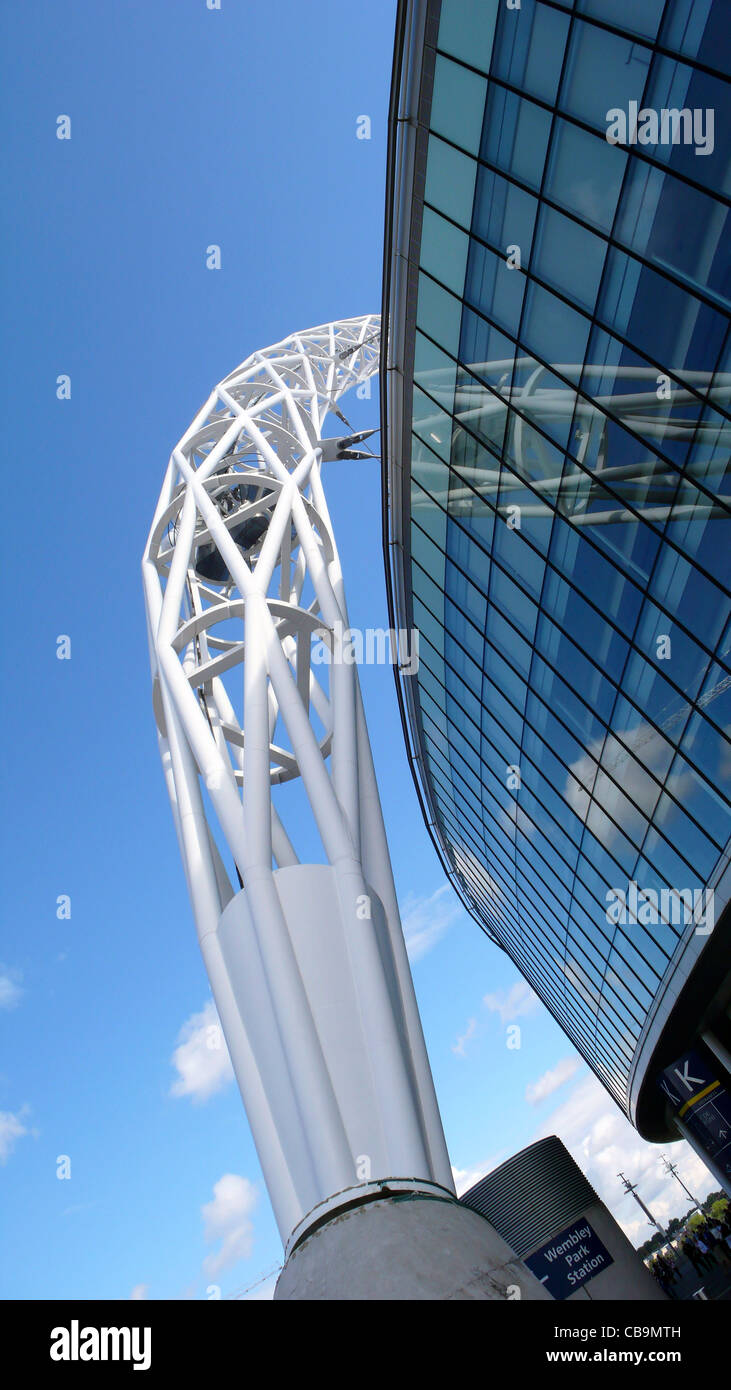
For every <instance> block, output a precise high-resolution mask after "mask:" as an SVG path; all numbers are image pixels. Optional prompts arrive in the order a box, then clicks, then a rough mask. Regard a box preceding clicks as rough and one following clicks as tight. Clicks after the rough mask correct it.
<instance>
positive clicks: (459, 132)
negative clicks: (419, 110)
mask: <svg viewBox="0 0 731 1390" xmlns="http://www.w3.org/2000/svg"><path fill="white" fill-rule="evenodd" d="M486 92H487V80H486V78H484V77H480V76H479V74H478V73H476V72H470V70H469V68H463V67H461V66H460V65H459V64H458V63H453V62H451V60H450V59H449V58H443V57H442V56H441V54H438V55H437V60H436V63H435V65H434V91H433V95H432V107H431V115H430V118H429V124H430V125H431V128H432V130H434V131H436V133H437V135H443V136H445V138H446V139H447V140H451V141H452V144H454V145H459V146H460V148H461V149H463V150H467V153H468V154H477V151H478V150H479V148H480V140H481V138H482V120H483V116H484V114H485V94H486Z"/></svg>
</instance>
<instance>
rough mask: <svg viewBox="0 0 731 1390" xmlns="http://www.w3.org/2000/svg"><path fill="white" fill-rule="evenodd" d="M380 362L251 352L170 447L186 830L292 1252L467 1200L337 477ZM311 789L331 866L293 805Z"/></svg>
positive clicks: (154, 656)
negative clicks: (416, 952) (336, 424)
mask: <svg viewBox="0 0 731 1390" xmlns="http://www.w3.org/2000/svg"><path fill="white" fill-rule="evenodd" d="M378 362H379V321H378V319H377V318H374V317H372V316H367V317H364V318H355V319H347V320H343V321H341V322H339V323H335V324H327V325H324V326H322V327H319V328H314V329H311V330H308V331H307V332H304V333H299V334H294V335H293V336H292V337H290V338H287V339H285V340H284V341H283V342H281V343H278V344H276V345H275V346H274V347H271V348H268V349H267V350H265V351H263V352H255V353H253V354H252V355H251V356H250V357H248V358H247V359H246V361H245V362H243V363H242V365H241V366H240V367H238V368H237V369H236V371H234V372H233V373H232V374H231V375H230V376H228V377H226V379H225V380H224V381H223V382H221V383H220V385H218V386H217V387H216V388H215V390H214V391H213V392H212V393H211V395H210V396H209V398H208V400H207V401H206V403H205V405H204V406H203V407H202V409H201V410H200V411H199V412H198V414H197V415H196V417H195V419H194V420H193V422H192V424H191V426H190V428H189V429H188V430H186V432H185V434H184V435H183V437H182V439H181V440H180V443H179V444H178V445H177V446H176V448H175V449H174V450H173V453H172V456H171V458H170V463H169V466H168V470H167V473H166V475H165V481H164V484H163V489H162V493H161V495H160V500H159V502H158V505H157V510H156V512H155V517H154V520H153V524H152V528H151V531H150V535H149V539H148V543H147V547H146V551H145V556H144V560H143V576H144V587H145V597H146V605H147V617H148V631H149V642H150V656H151V664H152V673H153V695H154V708H155V717H156V720H157V727H158V738H159V746H160V754H161V758H162V763H163V768H164V771H165V777H166V781H167V787H168V792H169V795H170V801H171V805H172V810H173V816H174V820H175V826H176V830H177V833H178V839H179V842H180V849H181V853H182V857H183V863H184V866H185V872H186V877H187V882H188V888H189V892H190V897H191V901H192V904H193V910H194V914H195V920H196V925H197V929H198V935H199V939H200V945H201V950H202V953H203V957H204V961H205V964H206V968H207V971H208V975H209V979H210V982H211V987H212V990H213V994H214V997H215V1000H216V1004H217V1007H218V1011H219V1016H220V1019H221V1023H222V1026H223V1031H224V1033H225V1036H226V1040H227V1043H228V1047H229V1050H230V1054H231V1059H232V1062H233V1066H234V1070H235V1073H236V1077H237V1080H238V1084H239V1087H240V1090H241V1094H242V1097H243V1099H244V1104H245V1106H246V1110H247V1113H248V1117H249V1120H250V1123H251V1128H252V1132H253V1135H254V1139H255V1143H256V1146H257V1150H258V1153H259V1156H260V1159H261V1164H262V1168H263V1171H264V1176H265V1179H266V1182H267V1186H268V1189H269V1193H270V1196H271V1199H272V1203H273V1206H274V1210H275V1214H276V1217H277V1221H278V1223H279V1228H280V1231H281V1234H282V1238H283V1241H284V1242H285V1246H286V1247H287V1249H289V1248H291V1246H292V1244H293V1243H294V1242H295V1241H296V1240H297V1239H298V1238H299V1237H301V1235H302V1234H303V1233H304V1232H305V1231H306V1230H307V1229H308V1228H309V1227H310V1226H311V1225H312V1224H313V1222H315V1221H317V1220H320V1219H322V1217H323V1216H324V1215H325V1214H326V1213H327V1212H328V1211H331V1210H332V1209H333V1208H337V1207H338V1206H341V1205H344V1204H347V1203H350V1202H352V1201H353V1200H364V1199H366V1198H367V1197H368V1196H369V1195H371V1194H375V1193H379V1192H380V1191H381V1190H382V1187H383V1184H384V1182H387V1183H388V1187H389V1188H390V1189H392V1190H399V1189H401V1188H406V1189H407V1190H412V1189H413V1190H416V1191H427V1192H429V1191H433V1190H434V1189H435V1187H436V1188H437V1189H438V1190H444V1189H446V1191H447V1192H449V1193H450V1194H452V1193H453V1191H454V1189H453V1184H452V1178H451V1171H450V1166H449V1160H448V1156H447V1151H446V1146H445V1142H444V1136H443V1132H442V1126H441V1121H440V1117H439V1112H438V1109H437V1103H436V1098H435V1095H434V1088H433V1084H432V1079H431V1073H430V1069H429V1063H428V1059H427V1054H426V1049H425V1046H424V1040H423V1036H422V1031H421V1024H420V1020H419V1016H418V1011H417V1006H416V1000H415V996H414V991H413V985H412V981H411V975H410V971H409V966H408V960H407V956H406V950H405V945H404V939H403V934H402V930H401V924H400V920H399V912H398V906H397V902H396V895H395V891H394V884H393V877H392V872H391V866H390V860H389V854H388V848H387V844H386V837H385V832H384V826H383V819H382V814H381V808H380V802H379V797H378V790H377V786H376V779H375V774H374V769H373V761H372V756H371V750H370V744H369V740H368V733H367V729H366V723H365V718H364V713H363V705H362V700H361V694H360V689H359V683H358V675H357V670H356V667H355V666H354V665H353V664H352V662H351V661H350V660H349V658H348V654H347V653H345V652H344V650H343V642H344V640H345V639H344V634H347V629H348V617H347V608H346V600H345V591H344V586H343V576H342V572H341V568H340V561H339V558H338V553H337V547H336V544H335V538H334V535H333V531H332V526H331V522H330V517H329V514H328V508H327V503H326V500H325V494H324V491H323V486H322V480H321V464H322V462H323V459H336V458H349V457H350V458H352V457H356V458H357V457H362V456H363V455H362V454H360V453H359V452H358V451H357V450H356V451H355V452H353V451H351V449H350V446H351V445H352V444H354V443H358V442H359V441H360V439H362V438H363V437H364V436H363V435H359V436H353V437H350V438H345V439H337V440H334V439H332V438H328V439H323V438H322V429H323V425H324V422H325V419H326V416H327V414H328V412H329V411H330V410H334V411H335V413H336V414H337V415H338V416H339V417H340V418H341V419H344V417H343V416H342V415H341V414H340V411H339V410H338V408H337V405H336V402H337V401H338V399H339V398H340V397H341V396H342V395H343V393H344V392H345V391H347V390H348V389H349V388H350V387H352V386H356V385H358V384H359V383H361V382H364V381H365V380H366V379H367V378H368V377H369V376H371V375H372V374H373V373H374V372H376V371H377V370H378ZM323 638H324V640H325V642H326V643H327V644H328V646H329V649H330V654H329V661H328V662H327V663H325V664H324V665H319V666H318V667H317V668H316V669H315V667H314V666H313V663H312V659H311V657H312V651H313V644H314V643H315V642H316V641H318V642H321V641H322V640H323ZM328 764H329V766H328ZM297 777H300V778H301V779H302V784H303V786H304V791H305V793H306V799H307V806H308V810H307V815H308V816H311V818H312V820H313V821H314V823H315V824H316V826H317V830H318V832H319V836H320V839H321V842H322V847H323V850H324V859H325V861H326V862H324V863H318V864H313V863H310V864H303V863H301V862H300V860H299V858H298V855H297V852H296V849H295V846H294V843H293V841H296V839H297V834H296V830H297V827H296V826H294V827H293V826H291V825H289V826H287V825H285V821H284V819H283V818H282V817H281V815H280V813H279V810H278V809H277V807H276V806H275V803H274V799H273V791H274V789H275V788H276V787H277V785H278V784H280V783H283V782H286V781H289V780H291V779H293V778H297ZM229 858H231V859H232V860H233V866H234V870H235V880H236V881H235V880H234V879H233V878H232V877H231V875H230V874H229V873H228V871H227V869H226V867H225V861H226V860H227V859H229Z"/></svg>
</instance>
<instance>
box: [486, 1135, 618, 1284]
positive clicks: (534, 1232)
mask: <svg viewBox="0 0 731 1390" xmlns="http://www.w3.org/2000/svg"><path fill="white" fill-rule="evenodd" d="M460 1201H461V1202H462V1203H463V1204H464V1206H466V1207H471V1208H472V1210H473V1211H477V1212H479V1213H480V1216H484V1217H486V1218H487V1220H488V1221H490V1222H491V1224H492V1225H493V1226H494V1227H495V1230H496V1231H499V1233H500V1235H501V1236H502V1237H503V1239H504V1240H506V1241H507V1243H508V1245H510V1246H511V1248H512V1249H513V1250H514V1251H515V1253H516V1255H518V1256H519V1257H520V1258H521V1259H522V1258H523V1257H524V1256H525V1255H528V1254H530V1252H531V1251H532V1250H536V1249H537V1248H538V1246H540V1245H543V1244H545V1242H546V1241H549V1240H551V1238H552V1237H553V1236H555V1234H556V1232H557V1231H560V1230H561V1229H562V1227H564V1226H570V1225H571V1223H572V1221H576V1220H577V1219H578V1217H580V1216H582V1215H583V1214H584V1212H586V1210H587V1208H589V1207H591V1206H595V1205H596V1204H597V1203H599V1201H600V1199H599V1197H598V1196H597V1194H596V1192H595V1191H594V1189H593V1187H592V1186H591V1183H589V1182H587V1180H586V1178H585V1177H584V1174H583V1173H582V1171H581V1169H580V1168H579V1166H578V1164H577V1163H575V1162H574V1160H573V1158H572V1157H571V1154H570V1153H569V1151H568V1149H567V1148H566V1147H565V1145H563V1144H562V1143H561V1140H560V1139H559V1138H557V1136H556V1135H555V1134H552V1135H551V1136H550V1138H548V1139H539V1140H538V1142H537V1143H535V1144H529V1146H528V1148H527V1149H521V1151H520V1153H518V1154H515V1155H514V1156H513V1157H512V1158H509V1159H507V1160H506V1162H505V1163H501V1164H500V1167H499V1168H496V1169H495V1170H494V1172H492V1173H488V1174H487V1177H485V1178H481V1179H480V1181H479V1182H477V1183H475V1185H474V1187H471V1188H470V1189H469V1191H468V1192H465V1193H463V1195H462V1197H460Z"/></svg>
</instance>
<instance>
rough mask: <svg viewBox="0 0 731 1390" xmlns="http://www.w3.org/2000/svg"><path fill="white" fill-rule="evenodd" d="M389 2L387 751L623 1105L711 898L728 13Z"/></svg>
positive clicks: (658, 4)
mask: <svg viewBox="0 0 731 1390" xmlns="http://www.w3.org/2000/svg"><path fill="white" fill-rule="evenodd" d="M412 8H415V9H416V10H419V8H421V10H422V23H423V25H424V28H423V29H422V31H421V33H420V35H419V36H418V43H416V45H414V37H413V33H412V49H411V52H409V51H408V42H407V45H406V50H407V51H406V53H405V55H404V58H403V61H402V69H401V75H400V78H399V79H398V81H399V82H400V85H401V89H402V90H403V89H404V87H405V85H406V78H405V72H406V68H407V66H408V64H409V62H410V63H411V69H412V75H411V78H410V79H409V80H410V81H411V84H412V87H415V88H416V95H414V96H412V98H411V100H412V102H413V104H414V110H415V111H418V116H417V118H416V120H415V121H414V122H413V124H414V125H415V127H416V132H417V133H416V136H415V137H414V144H413V147H412V150H411V155H410V156H409V158H408V160H405V159H404V158H402V161H401V167H400V169H398V170H397V169H396V168H395V167H394V168H393V169H392V179H393V182H394V184H395V185H396V186H395V187H394V188H393V190H392V191H393V194H394V197H395V200H396V202H397V203H398V201H399V198H401V199H402V200H404V199H406V198H408V204H409V217H408V219H407V224H406V230H405V231H404V230H402V231H400V232H399V233H398V238H399V241H398V244H395V245H394V244H393V243H392V246H391V251H392V255H393V257H394V258H396V259H397V258H399V257H400V258H401V260H402V262H403V263H404V264H405V265H406V266H407V270H406V272H399V273H400V274H401V275H402V282H403V283H402V290H401V292H400V298H399V303H398V306H397V307H396V308H394V299H393V296H392V297H391V305H390V364H391V368H392V370H391V373H390V386H389V402H388V409H389V419H390V422H391V428H390V438H389V445H388V449H389V456H390V467H389V474H390V479H389V480H390V487H391V516H390V530H391V534H392V536H393V540H392V541H391V544H392V546H393V547H394V555H395V559H394V561H393V564H394V565H395V567H396V568H397V569H398V570H399V575H398V577H397V580H396V591H397V598H396V607H397V608H400V610H401V611H400V612H399V613H398V619H399V622H400V624H401V625H403V623H404V621H406V622H409V623H413V624H414V625H415V626H416V627H418V629H419V631H420V666H419V671H418V675H417V676H416V677H414V678H413V679H412V680H411V681H404V687H405V688H406V687H408V688H407V689H406V704H407V707H408V710H409V713H410V726H411V729H410V736H411V739H412V742H413V748H414V750H415V751H414V756H415V759H416V760H417V762H418V764H419V767H420V776H421V786H422V794H423V796H424V798H425V802H426V809H427V811H428V814H429V815H430V817H431V818H432V820H433V822H434V829H435V833H436V837H437V839H438V842H439V844H440V847H441V849H442V852H443V855H444V857H445V861H446V862H447V864H448V866H449V868H450V870H451V874H452V876H453V878H454V879H455V880H456V881H457V882H458V884H459V886H460V888H461V891H462V893H463V896H464V897H465V898H466V899H467V901H468V902H469V904H470V906H471V908H472V910H473V911H474V913H475V915H477V916H478V918H479V919H480V920H481V921H482V923H483V924H484V925H485V927H486V928H487V930H488V931H489V932H490V934H491V935H492V936H493V937H494V938H495V939H496V940H497V941H499V942H500V944H501V945H503V946H504V947H505V949H506V950H507V951H508V952H509V953H510V954H511V956H512V957H513V958H514V960H515V961H516V963H517V964H518V966H519V967H520V969H521V971H522V972H523V974H524V975H525V976H526V977H527V978H528V979H529V980H530V981H531V983H532V984H533V986H534V988H535V989H536V990H537V992H538V993H539V994H540V996H541V997H542V999H543V1000H544V1002H545V1003H546V1004H547V1005H548V1006H549V1008H550V1009H551V1010H552V1012H553V1013H554V1015H555V1016H556V1017H557V1018H558V1019H559V1021H560V1022H561V1024H562V1026H563V1027H564V1028H565V1030H566V1031H567V1032H568V1033H569V1035H570V1036H571V1038H572V1039H573V1041H574V1042H575V1044H576V1046H577V1047H578V1048H579V1050H580V1051H581V1052H582V1053H583V1055H584V1056H585V1057H586V1059H587V1060H588V1061H589V1062H590V1064H591V1066H592V1067H593V1069H594V1070H595V1072H596V1073H597V1075H599V1076H600V1078H601V1079H602V1080H603V1081H604V1083H605V1085H606V1086H607V1087H608V1088H609V1089H610V1091H611V1092H612V1093H613V1095H614V1096H615V1097H616V1099H617V1100H618V1101H619V1102H620V1103H621V1104H622V1105H623V1107H624V1108H625V1109H626V1110H627V1111H628V1113H630V1114H631V1115H633V1117H634V1109H635V1100H636V1091H637V1087H638V1086H639V1084H640V1083H641V1082H642V1079H643V1074H644V1071H645V1070H646V1066H647V1062H648V1059H649V1056H650V1054H651V1052H652V1047H653V1046H654V1042H655V1041H656V1039H657V1036H658V1035H659V1032H660V1029H661V1026H662V1022H663V1019H666V1018H667V1015H668V1012H669V1010H670V1008H671V1007H672V1005H673V1003H674V1002H675V1001H676V999H677V996H678V993H679V990H680V984H681V982H682V979H683V978H684V977H685V976H686V975H687V973H688V971H689V970H690V967H691V966H692V965H693V963H694V962H695V961H696V960H697V959H698V958H699V956H700V953H701V952H702V950H703V949H704V946H705V943H706V941H707V939H708V936H709V934H710V930H711V926H712V918H713V919H714V920H715V918H717V917H718V916H719V914H720V912H721V910H722V908H723V906H724V903H725V900H726V898H727V897H728V888H727V886H726V880H725V878H724V877H723V871H724V869H725V867H726V864H727V860H726V858H725V850H726V847H727V845H728V842H729V838H730V836H731V820H730V819H729V810H730V806H731V803H730V800H729V795H730V793H729V785H730V775H731V742H730V741H729V736H728V731H729V728H731V624H730V622H729V619H730V616H731V614H730V606H729V598H730V589H731V543H730V542H731V533H729V532H728V531H724V529H723V527H724V524H725V523H726V522H727V520H728V517H729V513H730V511H731V487H730V485H729V484H730V478H729V443H730V442H731V431H730V426H729V405H730V403H731V360H730V353H729V338H728V328H729V307H730V304H729V298H728V295H729V234H728V226H727V207H728V195H729V191H730V184H729V167H728V155H729V131H731V89H730V87H729V82H728V71H729V61H728V58H729V55H728V44H729V33H730V32H731V26H729V24H728V19H729V14H728V6H727V3H725V2H724V0H694V3H691V0H667V3H665V2H664V0H576V3H575V4H573V3H558V0H533V2H532V3H530V4H528V3H524V5H523V6H522V7H521V8H520V9H519V10H511V9H508V8H507V7H506V5H505V3H504V2H502V0H501V3H498V0H443V3H442V4H441V6H439V5H438V4H437V5H426V6H423V7H419V6H416V7H412ZM412 19H413V16H412ZM415 49H416V50H418V51H415ZM415 64H416V66H417V67H418V69H419V71H418V73H416V75H414V66H415ZM396 119H397V117H396V116H394V121H395V120H396ZM608 136H609V138H608ZM407 163H408V165H409V168H410V175H409V177H410V180H411V181H410V183H409V185H408V190H407V188H406V183H405V182H404V180H405V174H404V169H405V167H406V164H407ZM399 180H401V182H402V185H403V186H402V187H399ZM392 236H393V237H395V236H396V233H395V232H394V230H393V228H392ZM394 264H395V259H393V260H392V265H394ZM394 273H395V272H394ZM396 397H398V400H396ZM394 422H396V423H394ZM396 461H397V462H398V468H397V467H396V466H395V463H396ZM396 492H398V497H396V495H395V494H396ZM633 884H634V885H636V888H635V889H634V890H633V888H632V885H633ZM709 885H712V886H714V887H715V890H716V900H715V905H714V904H711V900H710V899H709V898H708V896H707V889H708V887H709ZM663 890H664V891H663ZM694 891H695V892H696V894H697V896H696V897H695V898H692V897H689V896H687V895H689V894H690V893H692V892H694ZM633 893H634V896H633ZM620 895H622V896H620ZM706 908H708V912H707V913H706ZM691 910H693V911H695V917H694V919H693V920H690V917H691ZM704 914H705V915H704ZM714 914H715V916H714Z"/></svg>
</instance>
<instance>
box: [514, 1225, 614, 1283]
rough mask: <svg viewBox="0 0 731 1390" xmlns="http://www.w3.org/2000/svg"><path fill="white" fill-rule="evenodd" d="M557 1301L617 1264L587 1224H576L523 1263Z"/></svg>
mask: <svg viewBox="0 0 731 1390" xmlns="http://www.w3.org/2000/svg"><path fill="white" fill-rule="evenodd" d="M523 1263H524V1264H526V1265H527V1266H528V1268H529V1270H531V1272H532V1273H533V1274H535V1276H536V1278H537V1279H540V1281H541V1283H542V1284H545V1286H546V1288H547V1289H548V1292H549V1293H550V1294H553V1297H554V1298H558V1299H561V1298H568V1297H569V1294H572V1293H575V1292H576V1290H577V1289H580V1288H581V1286H582V1284H586V1283H588V1281H589V1280H590V1279H594V1278H595V1277H596V1275H597V1274H601V1273H602V1271H603V1270H605V1269H608V1268H609V1266H610V1265H611V1264H614V1260H613V1259H612V1257H611V1255H610V1253H609V1251H608V1250H607V1248H606V1246H604V1245H602V1242H601V1241H600V1239H599V1237H598V1235H597V1233H596V1231H594V1230H593V1229H592V1227H591V1226H590V1225H589V1222H588V1221H584V1220H581V1221H577V1222H575V1224H574V1225H573V1226H568V1227H567V1228H566V1230H565V1231H561V1232H560V1233H559V1235H557V1236H554V1238H553V1240H551V1241H549V1243H548V1244H547V1245H542V1246H541V1248H540V1250H535V1251H534V1252H533V1254H532V1255H529V1256H528V1258H527V1259H525V1260H524V1261H523Z"/></svg>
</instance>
